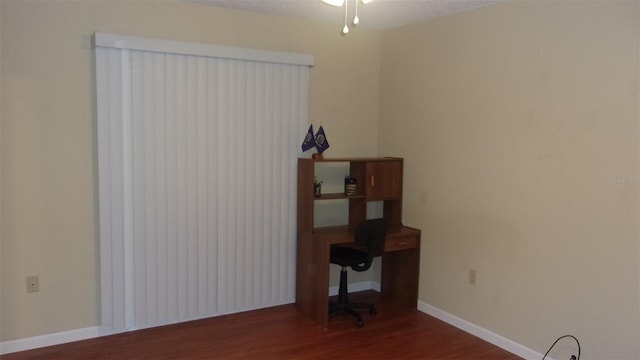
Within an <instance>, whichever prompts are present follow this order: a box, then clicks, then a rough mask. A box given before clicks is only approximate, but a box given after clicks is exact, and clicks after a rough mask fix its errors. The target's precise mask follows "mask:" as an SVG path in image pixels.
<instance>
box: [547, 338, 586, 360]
mask: <svg viewBox="0 0 640 360" xmlns="http://www.w3.org/2000/svg"><path fill="white" fill-rule="evenodd" d="M564 338H572V339H573V340H575V341H576V344H578V357H577V358H576V356H575V355H571V358H570V360H580V341H578V339H577V338H576V337H575V336H573V335H562V336H560V337H559V338H557V339H556V341H554V342H553V344H551V347H550V348H549V350H547V352H546V353H544V356H543V357H542V360H544V359H545V358H546V357H547V355H548V354H549V352H550V351H551V349H553V347H554V346H556V344H557V343H558V341H560V340H562V339H564Z"/></svg>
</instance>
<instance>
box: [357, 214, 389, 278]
mask: <svg viewBox="0 0 640 360" xmlns="http://www.w3.org/2000/svg"><path fill="white" fill-rule="evenodd" d="M387 227H388V222H387V220H386V219H383V218H379V219H369V220H365V221H363V222H361V223H360V224H358V227H356V231H355V243H356V244H358V245H360V246H363V247H365V248H366V251H367V261H366V262H365V263H364V264H363V265H358V266H356V267H353V266H352V268H353V269H354V270H356V271H365V270H367V269H369V267H371V263H372V261H373V258H374V257H375V256H379V255H380V254H382V251H383V249H384V239H385V238H386V236H387Z"/></svg>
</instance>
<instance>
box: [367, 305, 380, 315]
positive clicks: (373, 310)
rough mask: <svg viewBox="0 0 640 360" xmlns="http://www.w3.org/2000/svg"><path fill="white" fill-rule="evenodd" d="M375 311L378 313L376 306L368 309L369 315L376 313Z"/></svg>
mask: <svg viewBox="0 0 640 360" xmlns="http://www.w3.org/2000/svg"><path fill="white" fill-rule="evenodd" d="M377 313H378V310H377V309H376V308H374V307H373V308H370V309H369V314H370V315H376V314H377Z"/></svg>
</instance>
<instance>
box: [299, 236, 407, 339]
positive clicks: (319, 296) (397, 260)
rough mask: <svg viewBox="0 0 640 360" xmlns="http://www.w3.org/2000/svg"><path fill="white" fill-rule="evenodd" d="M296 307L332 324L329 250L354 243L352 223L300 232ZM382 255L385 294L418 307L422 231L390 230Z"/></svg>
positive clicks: (326, 323)
mask: <svg viewBox="0 0 640 360" xmlns="http://www.w3.org/2000/svg"><path fill="white" fill-rule="evenodd" d="M299 236H300V237H299V239H298V240H299V241H298V251H297V252H298V258H297V269H298V271H297V278H296V307H297V309H298V310H299V311H301V312H302V313H304V314H305V315H307V316H308V317H310V318H312V319H313V320H315V321H316V322H318V323H319V324H320V325H322V326H323V327H325V328H326V327H327V326H328V323H329V311H328V304H329V300H328V298H329V250H330V247H331V245H332V244H347V243H353V239H354V234H353V231H350V230H349V228H348V226H337V227H326V228H320V229H316V230H315V231H313V232H312V233H311V234H310V235H306V234H299ZM381 255H382V269H381V271H382V274H381V284H380V285H381V293H382V296H383V297H385V298H387V299H389V300H390V301H391V302H393V303H395V304H397V305H399V306H407V307H411V308H416V307H417V301H418V273H419V266H420V230H418V229H413V228H410V227H406V226H402V227H400V228H396V229H390V232H389V233H388V234H387V237H386V239H385V246H384V252H383V253H382V254H381Z"/></svg>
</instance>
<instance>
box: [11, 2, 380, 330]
mask: <svg viewBox="0 0 640 360" xmlns="http://www.w3.org/2000/svg"><path fill="white" fill-rule="evenodd" d="M0 7H1V9H2V10H1V15H2V19H1V36H2V38H1V46H2V49H1V55H2V59H1V66H2V67H1V68H0V70H1V73H2V80H3V82H2V103H1V105H2V107H1V111H2V113H1V114H2V139H1V146H2V148H1V156H2V157H1V166H2V168H1V174H2V181H1V185H2V188H1V190H2V204H1V210H2V217H1V221H2V227H1V231H2V232H1V247H2V253H1V256H2V261H1V269H0V273H1V280H2V284H1V285H2V286H1V292H2V304H1V306H0V316H1V318H2V323H1V324H0V325H1V326H0V327H1V329H0V331H1V332H0V340H1V341H7V340H12V339H18V338H25V337H30V336H34V335H41V334H49V333H56V332H60V331H64V330H69V329H77V328H83V327H87V326H93V325H97V324H98V321H99V319H98V316H99V315H98V314H99V305H98V300H99V295H98V290H99V289H98V285H97V279H98V274H97V268H98V262H97V256H98V254H97V246H96V245H97V221H96V217H97V203H96V192H97V187H96V167H97V165H96V161H95V159H96V153H95V147H96V144H95V103H94V102H95V100H94V80H93V51H92V49H91V47H90V36H91V34H92V33H93V32H95V31H103V32H114V33H121V34H126V35H135V36H147V37H157V38H164V39H175V40H185V41H195V42H205V43H214V44H221V45H231V46H241V47H255V48H264V49H272V50H281V51H294V52H306V53H313V54H315V56H316V66H315V67H313V68H312V70H311V89H310V92H311V98H310V111H311V116H310V117H311V120H312V121H313V122H314V124H315V125H316V126H317V125H318V124H319V123H320V121H322V122H323V123H324V127H325V130H326V131H327V136H328V139H329V142H330V144H331V148H330V149H329V150H328V151H327V152H326V154H327V156H342V157H344V156H351V155H356V156H371V155H375V154H376V153H377V143H376V141H371V139H375V138H376V137H377V126H376V120H377V118H378V115H377V111H378V110H377V107H376V106H373V105H372V104H377V102H378V82H379V81H378V75H379V53H380V47H379V46H380V45H379V44H380V32H377V31H367V30H365V29H358V31H354V32H353V33H352V34H350V35H349V36H348V37H341V36H339V30H340V27H339V26H335V25H321V24H316V23H312V22H308V21H304V20H295V19H290V18H284V17H274V16H267V15H252V14H247V13H243V12H238V11H232V10H224V9H217V8H214V7H209V6H204V5H198V4H188V3H178V2H157V1H155V2H151V1H55V2H54V1H8V0H0ZM302 135H303V134H301V139H300V141H301V142H302ZM34 274H38V275H39V276H40V287H41V291H40V292H39V293H36V294H27V293H26V285H25V282H26V280H25V278H26V277H27V276H29V275H34Z"/></svg>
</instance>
